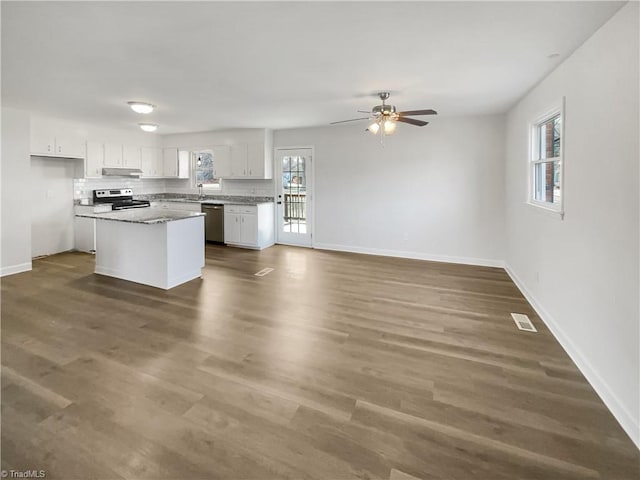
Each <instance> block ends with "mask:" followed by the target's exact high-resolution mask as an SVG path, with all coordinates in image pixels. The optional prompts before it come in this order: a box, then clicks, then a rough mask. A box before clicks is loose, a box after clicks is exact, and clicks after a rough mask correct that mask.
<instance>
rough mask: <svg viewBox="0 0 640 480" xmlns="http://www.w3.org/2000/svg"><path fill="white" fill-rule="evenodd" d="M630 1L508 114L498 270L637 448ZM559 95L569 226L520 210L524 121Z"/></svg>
mask: <svg viewBox="0 0 640 480" xmlns="http://www.w3.org/2000/svg"><path fill="white" fill-rule="evenodd" d="M638 55H639V52H638V4H637V3H636V2H630V3H629V4H627V5H626V6H625V7H623V8H622V9H621V10H620V11H619V12H618V13H617V14H616V15H615V16H614V17H613V18H612V19H611V20H610V21H609V22H608V23H607V24H605V25H604V26H603V27H602V28H601V29H600V30H599V31H597V32H596V33H595V34H594V35H593V36H592V37H591V38H590V39H589V40H588V41H587V42H586V43H585V44H584V45H583V46H582V47H580V48H579V49H578V50H576V52H575V53H574V54H573V55H572V56H571V57H570V58H569V59H567V60H566V61H565V62H564V63H563V64H562V65H560V66H559V67H558V68H557V69H556V70H555V71H554V72H553V73H552V74H551V75H549V76H548V77H547V78H546V79H545V80H544V81H543V82H541V83H540V84H539V85H538V86H537V87H535V88H534V89H533V90H532V91H531V92H529V93H528V94H527V95H526V96H525V97H524V98H523V99H522V100H521V101H520V102H519V103H518V104H517V105H516V106H515V107H514V108H513V109H512V110H511V111H510V112H509V114H508V117H507V136H506V138H507V149H506V162H507V168H506V172H507V174H506V183H505V185H506V232H507V255H506V262H507V264H508V268H509V271H510V273H511V274H512V276H513V277H514V279H515V280H516V281H517V283H518V284H519V286H520V287H521V289H522V290H523V291H524V292H525V293H526V295H527V296H528V298H529V300H530V301H531V303H532V304H534V306H535V307H536V309H537V310H538V312H539V313H540V315H541V316H542V317H543V319H544V320H545V323H547V324H548V325H549V327H550V328H551V330H552V331H553V332H554V334H555V335H556V337H557V338H558V339H559V341H560V342H561V343H562V345H563V346H564V347H565V349H566V350H567V351H568V353H569V354H570V355H571V357H572V358H573V360H574V361H575V362H576V364H577V365H578V367H579V368H580V369H581V371H582V372H583V374H584V375H585V376H586V377H587V379H588V380H589V381H590V382H591V384H592V385H593V386H594V388H595V389H596V391H597V392H598V393H599V394H600V396H601V397H602V399H603V400H604V401H605V403H606V404H607V406H608V407H609V408H610V409H611V411H612V412H613V414H614V415H615V416H616V417H617V419H618V420H619V421H620V423H621V424H622V426H623V427H624V428H625V429H626V431H627V432H628V433H629V435H630V436H632V438H633V440H634V441H635V442H636V444H640V443H639V442H640V438H639V433H638V432H639V431H640V423H639V418H638V414H639V411H640V402H639V398H638V396H639V391H640V385H639V380H640V370H639V351H640V344H639V331H638V324H639V310H638V300H639V291H640V284H639V281H638V266H639V260H640V259H639V244H638V230H639V220H638V214H639V209H638V202H639V199H638V161H639V160H638V159H639V141H638V135H639V124H638V116H639V108H638V101H639V100H638V85H639V83H638V82H639V78H638ZM562 96H566V114H565V185H564V187H565V188H564V195H565V212H566V215H565V218H564V220H560V219H559V218H558V217H556V216H553V215H550V214H546V213H544V212H540V211H539V210H537V209H535V208H534V207H531V206H529V205H526V204H525V199H526V195H527V154H528V128H529V127H528V122H530V121H532V120H533V119H534V118H535V117H536V115H537V114H539V113H540V112H543V111H544V110H545V109H546V108H547V107H549V106H550V105H551V106H553V105H554V102H557V101H558V99H560V98H561V97H562Z"/></svg>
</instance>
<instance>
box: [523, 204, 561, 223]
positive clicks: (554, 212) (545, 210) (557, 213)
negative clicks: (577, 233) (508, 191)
mask: <svg viewBox="0 0 640 480" xmlns="http://www.w3.org/2000/svg"><path fill="white" fill-rule="evenodd" d="M526 204H527V205H529V206H530V207H532V208H533V209H535V210H536V211H538V212H540V213H542V214H544V215H550V216H552V217H555V218H558V219H560V220H564V211H563V210H562V209H560V210H558V209H555V208H550V207H547V206H546V205H544V204H540V203H534V202H531V201H529V202H526Z"/></svg>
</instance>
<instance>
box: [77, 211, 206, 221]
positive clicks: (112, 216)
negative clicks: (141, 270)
mask: <svg viewBox="0 0 640 480" xmlns="http://www.w3.org/2000/svg"><path fill="white" fill-rule="evenodd" d="M205 215H206V214H204V213H201V212H186V211H178V210H167V209H166V208H157V207H147V208H131V209H128V210H116V211H111V212H107V213H91V212H87V213H76V217H84V218H95V219H97V220H111V221H115V222H128V223H144V224H147V225H153V224H157V223H167V222H173V221H176V220H184V219H185V218H193V217H202V216H205Z"/></svg>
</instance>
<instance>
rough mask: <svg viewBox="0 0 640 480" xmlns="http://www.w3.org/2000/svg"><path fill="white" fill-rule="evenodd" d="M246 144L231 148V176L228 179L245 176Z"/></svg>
mask: <svg viewBox="0 0 640 480" xmlns="http://www.w3.org/2000/svg"><path fill="white" fill-rule="evenodd" d="M247 155H248V149H247V144H246V143H243V144H240V145H232V146H231V175H229V177H230V178H244V177H246V176H247Z"/></svg>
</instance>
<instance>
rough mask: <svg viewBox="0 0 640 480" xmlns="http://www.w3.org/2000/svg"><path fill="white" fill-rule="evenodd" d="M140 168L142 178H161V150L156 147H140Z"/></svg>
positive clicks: (162, 166) (162, 171) (162, 173)
mask: <svg viewBox="0 0 640 480" xmlns="http://www.w3.org/2000/svg"><path fill="white" fill-rule="evenodd" d="M140 168H141V170H142V176H143V177H147V178H153V177H162V176H163V175H164V164H163V159H162V150H161V149H160V148H156V147H142V149H141V151H140Z"/></svg>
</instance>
